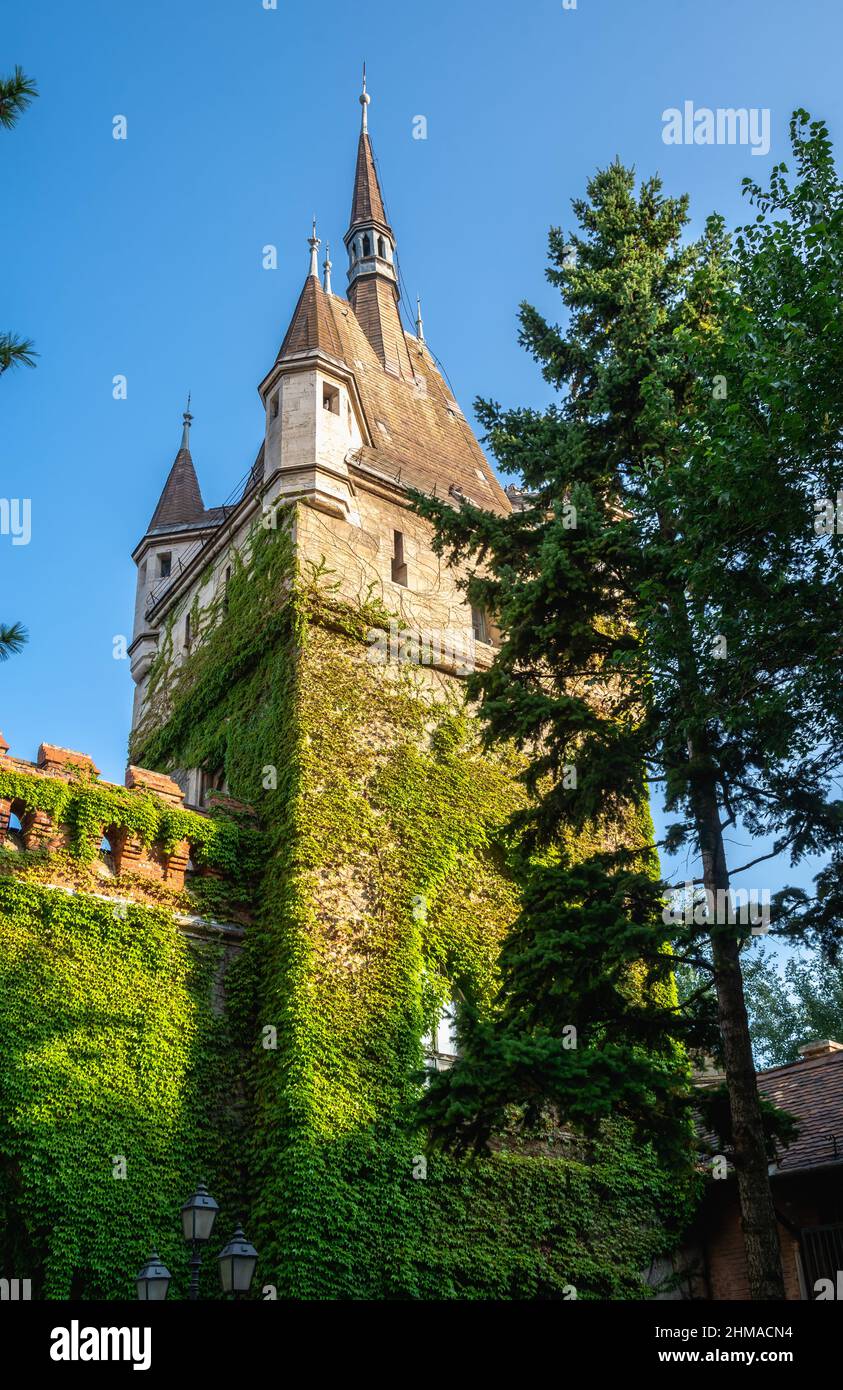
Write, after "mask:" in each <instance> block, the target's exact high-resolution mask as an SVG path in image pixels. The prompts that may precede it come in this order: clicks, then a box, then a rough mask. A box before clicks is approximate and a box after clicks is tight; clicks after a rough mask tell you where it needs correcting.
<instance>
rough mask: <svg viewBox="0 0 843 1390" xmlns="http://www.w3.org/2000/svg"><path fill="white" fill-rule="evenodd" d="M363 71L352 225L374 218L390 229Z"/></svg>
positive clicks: (369, 98) (369, 99)
mask: <svg viewBox="0 0 843 1390" xmlns="http://www.w3.org/2000/svg"><path fill="white" fill-rule="evenodd" d="M363 71H364V75H363V95H362V96H361V98H360V101H361V103H362V106H363V124H362V126H361V128H360V140H359V143H358V146H357V170H356V172H355V175H354V198H353V199H352V204H351V223H350V227H356V226H358V225H359V224H360V223H362V222H371V221H372V220H374V221H375V222H379V223H380V224H381V226H383V227H386V228H387V229H388V228H389V223H388V222H387V220H386V212H385V211H384V206H383V197H382V195H381V188H380V183H379V181H378V172H377V169H376V168H375V156H374V154H373V152H372V142H371V140H370V139H369V122H368V117H367V112H368V108H369V102H370V101H371V99H372V98H371V97H370V96H369V93H368V92H367V91H366V76H365V68H364V70H363Z"/></svg>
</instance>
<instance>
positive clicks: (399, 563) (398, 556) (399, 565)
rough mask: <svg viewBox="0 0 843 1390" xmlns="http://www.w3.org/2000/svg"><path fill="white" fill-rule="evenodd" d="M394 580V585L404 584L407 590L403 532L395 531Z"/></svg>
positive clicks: (393, 551)
mask: <svg viewBox="0 0 843 1390" xmlns="http://www.w3.org/2000/svg"><path fill="white" fill-rule="evenodd" d="M392 580H393V583H394V584H403V585H404V587H405V588H406V587H407V565H406V562H405V560H404V533H403V531H393V533H392Z"/></svg>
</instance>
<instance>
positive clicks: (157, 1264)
mask: <svg viewBox="0 0 843 1390" xmlns="http://www.w3.org/2000/svg"><path fill="white" fill-rule="evenodd" d="M135 1282H136V1283H137V1288H138V1298H139V1299H140V1300H141V1302H142V1303H147V1302H149V1303H161V1302H163V1300H164V1299H165V1298H166V1297H167V1290H168V1288H169V1287H170V1271H169V1270H168V1268H167V1266H166V1265H165V1264H162V1263H161V1256H160V1255H159V1254H158V1252H157V1251H156V1250H153V1252H152V1254H151V1255H150V1257H149V1259H148V1260H147V1262H146V1264H145V1265H144V1267H143V1269H142V1270H141V1271H140V1273H139V1275H138V1277H137V1280H136V1281H135Z"/></svg>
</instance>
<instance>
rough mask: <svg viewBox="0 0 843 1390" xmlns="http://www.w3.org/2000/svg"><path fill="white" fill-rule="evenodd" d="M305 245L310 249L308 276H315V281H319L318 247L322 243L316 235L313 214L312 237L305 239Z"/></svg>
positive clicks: (314, 215) (314, 216)
mask: <svg viewBox="0 0 843 1390" xmlns="http://www.w3.org/2000/svg"><path fill="white" fill-rule="evenodd" d="M307 244H308V246H309V247H310V274H311V275H315V276H316V279H317V280H318V279H319V247H320V246H321V245H322V243H321V241H320V240H319V238H318V236H317V235H316V214H315V213H314V214H313V235H312V236H309V237H308V238H307Z"/></svg>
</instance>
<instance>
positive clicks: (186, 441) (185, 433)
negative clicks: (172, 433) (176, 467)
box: [181, 391, 193, 450]
mask: <svg viewBox="0 0 843 1390" xmlns="http://www.w3.org/2000/svg"><path fill="white" fill-rule="evenodd" d="M181 418H182V420H183V421H184V423H183V425H182V431H181V447H182V448H183V449H188V450H189V449H190V426H191V425H192V424H193V416H192V415H191V413H190V392H189V391H188V393H187V410H186V411H185V412H184V414H183V415H182V417H181Z"/></svg>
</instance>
